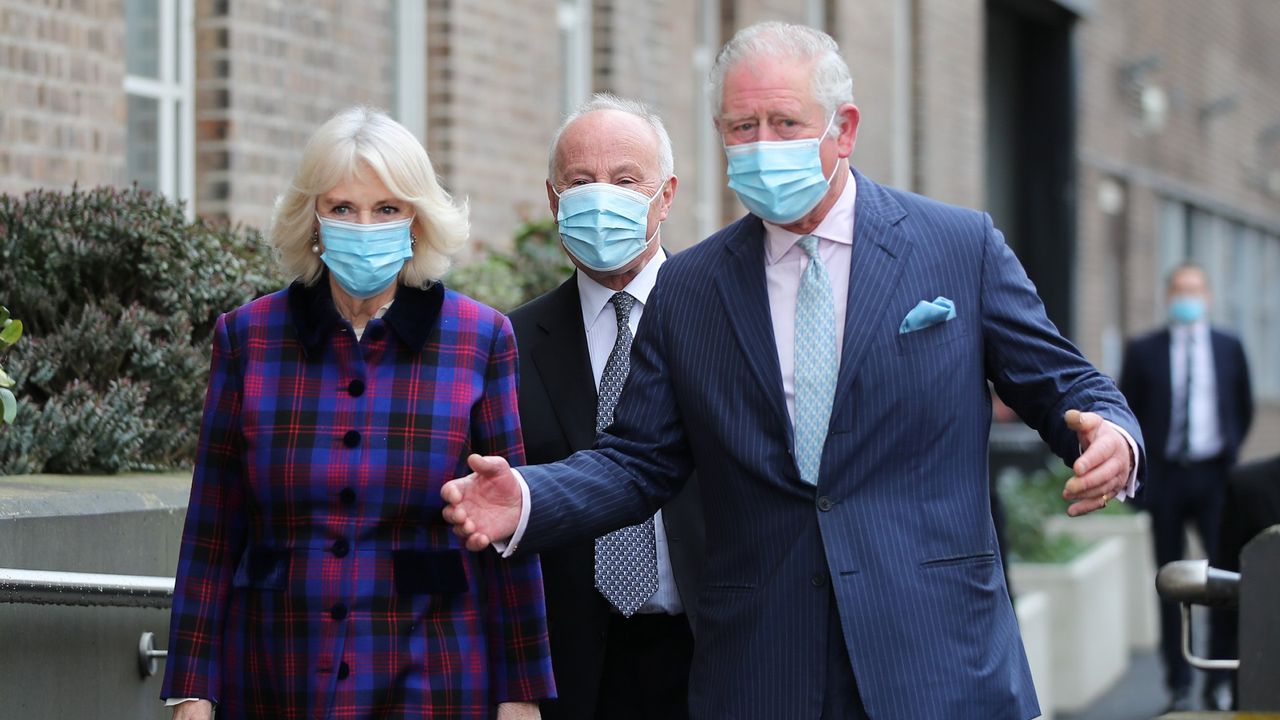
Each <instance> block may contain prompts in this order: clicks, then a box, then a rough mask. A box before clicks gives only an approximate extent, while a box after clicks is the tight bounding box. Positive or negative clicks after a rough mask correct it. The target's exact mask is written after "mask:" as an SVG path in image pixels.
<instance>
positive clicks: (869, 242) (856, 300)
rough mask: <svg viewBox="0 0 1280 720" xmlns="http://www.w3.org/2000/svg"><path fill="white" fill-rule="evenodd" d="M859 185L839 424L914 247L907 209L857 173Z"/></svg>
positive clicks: (838, 385) (837, 401) (838, 390)
mask: <svg viewBox="0 0 1280 720" xmlns="http://www.w3.org/2000/svg"><path fill="white" fill-rule="evenodd" d="M854 179H855V180H856V182H857V183H858V196H857V200H856V201H855V205H854V220H853V258H852V261H851V263H850V268H849V296H848V299H847V304H846V305H845V320H844V347H843V348H841V351H840V375H839V377H838V379H837V380H836V395H835V405H834V406H833V408H832V420H833V421H834V420H835V419H836V416H837V415H838V414H839V413H840V411H841V408H847V407H848V403H845V402H844V399H845V398H846V397H847V396H848V394H849V392H850V391H851V390H852V388H853V380H854V378H855V377H857V374H858V367H859V365H861V363H862V358H863V356H864V355H865V354H866V351H867V347H868V346H869V345H870V342H871V338H872V337H873V336H874V335H875V333H876V330H877V326H878V325H879V324H880V322H881V321H882V319H883V318H884V313H885V307H886V306H887V305H888V303H889V299H890V298H891V297H892V296H893V291H894V288H896V287H897V285H898V282H899V281H900V280H901V278H902V269H903V268H904V267H905V266H906V262H905V261H906V258H907V256H908V254H909V253H910V251H911V244H910V242H909V241H908V240H907V238H906V236H905V234H904V233H903V232H902V229H901V228H900V227H899V226H898V223H899V221H901V220H902V218H904V217H906V211H905V210H903V208H902V205H900V204H899V203H898V201H897V200H895V199H894V198H893V197H892V196H891V195H889V194H888V193H887V192H885V191H884V188H882V187H880V186H879V185H877V184H876V183H874V182H871V181H870V180H867V179H866V178H864V177H863V176H862V175H861V174H859V173H857V172H855V173H854Z"/></svg>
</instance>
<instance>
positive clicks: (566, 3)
mask: <svg viewBox="0 0 1280 720" xmlns="http://www.w3.org/2000/svg"><path fill="white" fill-rule="evenodd" d="M591 2H592V0H557V2H556V21H557V23H558V24H559V26H560V47H561V55H560V56H561V58H562V59H563V64H564V67H563V69H562V72H563V75H562V76H561V83H562V88H563V89H562V92H561V108H560V109H561V114H562V115H565V116H567V115H568V114H569V113H571V112H573V111H574V110H577V109H578V106H579V105H581V104H582V103H584V102H586V101H587V97H588V96H589V95H590V94H591V84H592V81H591V74H592V70H593V68H594V62H593V53H592V52H591Z"/></svg>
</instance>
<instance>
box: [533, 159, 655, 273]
mask: <svg viewBox="0 0 1280 720" xmlns="http://www.w3.org/2000/svg"><path fill="white" fill-rule="evenodd" d="M666 184H667V183H666V182H665V181H664V182H663V183H662V185H660V186H659V187H658V191H657V192H656V193H654V194H653V197H649V196H647V195H643V194H641V193H638V192H636V191H635V190H628V189H626V188H623V187H618V186H617V185H611V184H609V183H590V184H587V185H575V186H573V187H571V188H569V189H568V190H565V191H564V192H563V193H559V192H557V193H556V197H558V198H560V206H559V209H558V210H557V211H556V224H557V225H559V229H560V242H562V243H564V249H565V250H566V251H568V253H569V254H570V255H572V256H573V257H574V259H576V260H577V261H578V262H580V263H582V265H583V266H585V267H587V268H590V269H592V270H595V271H597V272H612V271H614V270H618V269H619V268H622V267H625V266H626V265H627V263H629V262H631V261H632V260H635V259H636V258H637V257H640V254H641V253H643V252H644V249H645V248H646V247H648V246H649V241H650V240H652V239H653V236H654V235H657V234H658V231H657V230H654V231H653V235H649V234H648V230H649V206H650V205H652V204H653V201H654V200H655V199H657V198H658V197H659V196H660V195H662V188H663V187H665V186H666ZM552 192H555V189H554V188H552Z"/></svg>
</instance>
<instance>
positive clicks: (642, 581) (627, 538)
mask: <svg viewBox="0 0 1280 720" xmlns="http://www.w3.org/2000/svg"><path fill="white" fill-rule="evenodd" d="M611 302H612V303H613V311H614V315H615V316H616V317H617V320H618V339H617V340H615V341H614V342H613V350H611V351H610V352H609V360H608V361H607V362H605V364H604V372H603V373H601V375H600V393H599V395H600V398H599V401H598V402H597V403H596V432H600V431H601V430H604V429H605V428H606V427H609V423H611V422H613V410H614V408H615V407H616V406H617V404H618V396H620V395H621V394H622V386H623V385H624V384H625V383H626V381H627V373H629V372H630V371H631V325H630V321H631V308H632V307H633V306H634V305H635V302H636V299H635V298H634V297H631V296H630V295H628V294H627V293H625V292H618V293H614V295H613V299H612V301H611ZM596 589H597V590H599V591H600V594H601V595H603V596H604V597H605V599H606V600H608V601H609V602H610V603H611V604H612V605H613V606H614V607H615V608H617V609H618V612H620V613H622V614H623V615H624V616H626V617H631V616H632V615H633V614H634V613H635V612H636V611H637V610H639V609H640V606H641V605H644V603H645V601H646V600H648V599H649V598H650V597H652V596H653V594H654V593H655V592H657V591H658V545H657V537H656V535H655V528H654V523H653V518H649V519H648V520H645V521H644V522H642V523H640V524H639V525H632V526H631V527H624V528H622V529H621V530H614V531H613V532H611V533H609V534H608V535H605V536H603V537H598V538H596Z"/></svg>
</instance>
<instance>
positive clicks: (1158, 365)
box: [1120, 328, 1253, 468]
mask: <svg viewBox="0 0 1280 720" xmlns="http://www.w3.org/2000/svg"><path fill="white" fill-rule="evenodd" d="M1209 337H1210V339H1211V342H1212V343H1213V369H1214V378H1215V380H1216V383H1217V392H1218V428H1219V430H1220V431H1221V433H1222V443H1223V447H1222V453H1223V459H1224V460H1225V461H1226V462H1227V464H1229V465H1230V464H1234V463H1235V461H1236V457H1237V456H1238V455H1239V452H1240V446H1241V445H1242V444H1244V439H1245V436H1246V435H1248V433H1249V425H1250V424H1252V422H1253V391H1252V389H1251V387H1250V384H1249V366H1248V364H1247V362H1246V361H1245V357H1244V347H1243V346H1242V345H1241V344H1240V341H1239V340H1237V339H1235V338H1234V337H1232V336H1231V335H1228V334H1226V333H1223V332H1219V331H1217V330H1212V329H1211V330H1210V331H1209ZM1171 340H1172V334H1171V333H1170V332H1169V329H1168V328H1163V329H1160V330H1157V331H1155V332H1152V333H1149V334H1147V335H1144V336H1142V337H1139V338H1137V339H1135V340H1133V341H1132V342H1130V343H1129V347H1128V349H1127V350H1126V351H1125V354H1124V368H1123V370H1122V371H1121V373H1120V391H1121V392H1122V393H1124V396H1125V398H1126V399H1127V400H1128V401H1129V407H1130V408H1131V409H1132V410H1133V414H1134V415H1136V416H1137V417H1138V424H1139V425H1140V426H1141V427H1142V435H1143V437H1144V438H1146V441H1147V459H1148V461H1149V462H1150V463H1151V465H1152V467H1153V468H1159V466H1160V465H1162V464H1164V463H1165V462H1168V461H1170V460H1172V458H1168V457H1166V448H1167V447H1168V445H1169V418H1170V416H1171V414H1172V399H1173V382H1174V379H1173V377H1172V373H1171V371H1170V366H1169V344H1170V342H1171Z"/></svg>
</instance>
